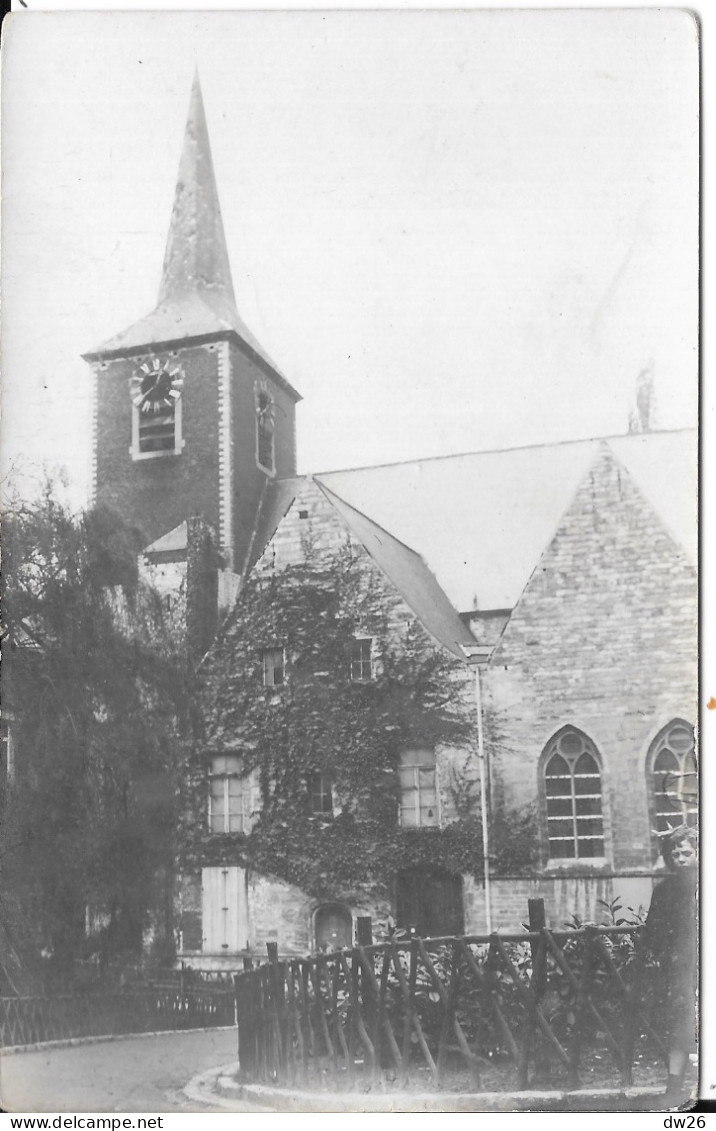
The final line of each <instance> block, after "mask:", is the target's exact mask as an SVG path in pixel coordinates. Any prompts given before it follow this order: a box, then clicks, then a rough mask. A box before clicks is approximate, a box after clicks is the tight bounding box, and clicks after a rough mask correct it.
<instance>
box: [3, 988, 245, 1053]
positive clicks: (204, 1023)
mask: <svg viewBox="0 0 716 1131" xmlns="http://www.w3.org/2000/svg"><path fill="white" fill-rule="evenodd" d="M234 1023H235V999H234V992H233V989H232V987H231V986H229V987H221V988H218V989H213V988H211V987H203V988H201V989H197V990H182V989H181V988H180V987H167V988H161V987H143V988H141V989H132V990H120V991H117V992H115V993H107V992H101V991H100V992H95V993H85V994H62V995H55V996H51V997H4V998H0V1044H1V1045H2V1047H4V1048H8V1047H10V1046H13V1045H32V1044H37V1043H39V1042H42V1041H54V1040H63V1039H66V1038H71V1037H100V1036H102V1037H104V1036H115V1035H124V1034H131V1033H151V1032H164V1031H168V1032H170V1031H173V1030H180V1029H201V1028H210V1027H213V1026H220V1025H233V1024H234Z"/></svg>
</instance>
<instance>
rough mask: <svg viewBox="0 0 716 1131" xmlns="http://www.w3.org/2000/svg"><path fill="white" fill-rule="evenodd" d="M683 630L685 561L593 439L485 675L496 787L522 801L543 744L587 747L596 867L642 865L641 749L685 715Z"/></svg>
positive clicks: (688, 670)
mask: <svg viewBox="0 0 716 1131" xmlns="http://www.w3.org/2000/svg"><path fill="white" fill-rule="evenodd" d="M696 626H697V590H696V577H695V572H694V570H693V567H692V566H691V565H690V564H689V562H688V561H687V559H686V556H685V554H684V553H683V551H682V550H681V548H680V547H679V546H678V545H677V544H676V543H675V542H674V541H673V539H672V537H671V535H670V534H669V533H668V532H667V530H666V529H665V527H664V526H663V524H662V523H661V522H660V520H659V518H658V517H657V515H656V514H655V512H654V511H653V509H652V508H651V506H649V504H648V503H647V502H646V500H645V499H644V498H643V496H642V495H641V493H640V492H639V490H638V489H637V488H636V487H635V485H634V483H633V481H632V480H631V479H630V477H629V475H628V474H627V472H626V471H625V469H624V468H623V466H621V465H620V464H619V462H618V461H617V459H616V458H615V457H614V455H613V454H612V453H611V452H610V451H609V450H608V449H607V448H606V446H605V447H604V448H603V450H602V452H601V453H600V455H599V456H598V458H597V459H596V461H595V462H594V464H593V466H592V467H591V468H590V470H589V472H588V474H587V475H586V477H585V478H584V480H583V481H582V483H581V485H580V487H579V489H578V490H577V492H576V495H575V497H574V499H573V501H572V503H571V505H570V507H569V508H568V510H567V512H566V514H565V515H564V518H563V519H562V522H561V523H560V525H559V528H558V529H557V531H556V533H555V535H554V538H553V539H552V541H551V543H550V545H549V546H548V547H547V548H546V550H545V552H544V553H543V555H542V557H541V559H540V561H539V563H538V564H537V567H536V568H535V570H534V572H533V574H532V576H531V578H530V581H529V582H528V584H527V586H526V588H525V590H524V592H523V593H522V596H521V598H520V600H519V602H518V604H517V606H516V607H515V609H514V611H513V613H512V616H511V617H510V620H509V622H508V624H507V625H506V627H505V629H504V632H503V634H502V636H501V639H500V641H499V644H498V645H497V648H496V650H495V652H494V655H493V658H492V661H491V663H490V667H489V669H488V671H487V673H486V677H485V715H486V722H485V735H486V741H487V742H488V743H489V746H490V750H491V756H492V759H493V771H494V774H495V780H496V789H497V790H498V791H501V792H502V793H503V794H504V795H505V796H509V797H511V798H512V799H514V800H517V799H518V798H520V797H521V798H523V799H524V800H525V801H530V800H532V799H534V797H535V795H536V794H537V793H538V785H539V780H538V779H539V772H538V771H539V760H540V755H541V753H542V751H543V749H544V747H545V744H546V743H547V742H548V740H549V739H550V738H551V737H552V736H553V735H554V734H555V732H557V731H558V730H560V728H561V727H563V726H565V725H571V726H574V727H577V728H579V729H580V730H582V731H583V732H584V733H586V734H587V735H588V736H589V737H590V738H591V739H592V741H593V742H594V743H595V744H596V747H597V749H598V751H599V755H600V757H601V762H602V778H603V790H604V801H605V823H606V826H607V855H608V859H609V866H610V867H612V868H616V869H624V868H627V869H637V870H641V869H644V870H647V871H648V870H650V868H651V863H652V854H653V844H652V837H651V833H650V814H649V805H648V790H647V777H646V757H647V752H648V749H649V745H650V743H651V742H652V740H653V739H654V737H655V736H656V734H657V733H658V732H659V730H660V729H661V727H662V726H664V725H665V724H667V723H668V722H669V721H670V720H671V719H673V718H675V717H681V718H684V719H685V720H687V721H688V722H690V723H694V722H695V719H696V712H697V698H696V687H697V683H696V680H697V651H696V647H697V637H696ZM574 864H575V865H576V864H584V862H583V861H582V862H576V861H575V862H574ZM586 868H587V870H588V869H589V865H588V864H587V865H586Z"/></svg>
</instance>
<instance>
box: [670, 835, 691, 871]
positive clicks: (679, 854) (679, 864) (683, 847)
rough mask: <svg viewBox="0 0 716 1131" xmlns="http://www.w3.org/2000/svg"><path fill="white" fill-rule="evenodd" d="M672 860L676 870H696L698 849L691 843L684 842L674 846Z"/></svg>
mask: <svg viewBox="0 0 716 1131" xmlns="http://www.w3.org/2000/svg"><path fill="white" fill-rule="evenodd" d="M671 859H672V861H673V864H674V868H679V869H680V868H695V867H696V863H697V856H696V849H695V848H694V846H693V844H692V843H691V841H688V840H682V841H680V842H679V843H678V844H676V845H674V847H673V849H672V852H671Z"/></svg>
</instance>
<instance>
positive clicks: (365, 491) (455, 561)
mask: <svg viewBox="0 0 716 1131" xmlns="http://www.w3.org/2000/svg"><path fill="white" fill-rule="evenodd" d="M603 444H606V445H607V446H608V448H609V449H610V451H611V452H612V453H613V454H614V456H615V457H616V458H617V459H618V460H619V462H620V463H621V464H622V466H623V467H624V468H625V470H626V471H627V473H628V474H629V476H630V477H631V479H632V480H633V482H634V483H635V485H636V487H637V488H638V490H639V491H640V492H641V493H642V495H643V496H644V498H645V500H646V501H647V502H648V503H649V504H650V505H651V506H652V507H653V509H654V511H655V512H656V514H657V515H658V516H659V517H660V519H661V520H662V522H663V523H664V526H665V527H666V529H667V530H668V531H669V532H670V533H671V535H672V537H673V538H674V541H675V542H676V543H677V545H679V546H680V547H681V548H682V549H683V550H684V551H685V553H686V555H687V557H688V558H689V560H690V561H691V562H693V563H694V564H695V563H696V561H697V531H698V526H697V495H696V484H697V480H698V476H697V439H696V433H695V432H694V431H692V430H690V429H685V430H682V431H673V432H651V433H645V434H641V435H634V436H617V437H610V438H608V439H605V440H576V441H571V442H566V443H560V444H545V445H537V446H532V447H525V448H510V449H506V450H499V451H489V452H474V453H471V454H466V455H457V456H446V457H441V458H438V459H427V460H416V461H413V462H409V463H398V464H388V465H383V466H379V467H367V468H358V469H356V470H349V471H334V472H329V473H323V474H319V475H314V476H313V477H312V478H313V479H314V480H315V482H316V483H318V484H319V485H320V486H321V487H323V488H327V489H328V490H329V491H330V492H331V493H332V494H333V495H335V496H336V497H337V498H338V499H339V500H340V502H341V503H342V504H343V506H344V508H345V507H351V508H352V510H353V511H354V512H356V513H358V514H360V515H362V516H364V517H365V516H370V518H369V519H367V518H366V521H369V522H371V523H372V524H373V525H374V526H377V527H379V528H382V529H383V530H384V531H386V532H387V531H390V536H391V537H392V538H394V539H395V540H396V541H398V542H400V543H402V544H403V545H405V546H406V547H408V546H410V547H412V551H413V552H414V553H415V554H416V555H419V556H421V557H422V558H423V559H424V560H425V562H426V563H427V567H428V568H429V569H430V570H431V571H432V573H433V574H434V576H435V579H436V580H437V583H438V584H439V585H440V587H441V589H442V590H443V591H444V593H445V594H446V595H447V597H448V598H449V600H450V602H451V603H452V604H453V606H454V607H455V608H456V609H457V610H458V611H459V612H467V611H469V610H471V609H472V608H473V607H477V608H479V609H481V610H490V609H512V608H514V606H515V605H516V603H517V601H518V599H519V597H520V594H521V593H522V590H523V589H524V587H525V585H526V584H527V581H528V580H529V577H530V575H531V573H532V571H533V569H534V568H535V566H536V564H537V562H538V560H539V558H540V556H541V554H542V553H543V551H544V550H545V549H546V548H547V546H548V545H549V543H550V542H551V540H552V538H553V536H554V534H555V532H556V530H557V527H558V526H559V523H560V521H561V519H562V516H563V515H564V513H565V511H566V510H567V508H568V507H569V505H570V503H571V501H572V499H573V497H574V494H575V492H576V490H577V487H578V486H579V484H580V482H581V481H582V479H583V478H584V476H585V475H586V474H587V472H588V470H589V468H590V467H591V465H592V464H593V463H594V462H595V460H597V459H598V457H599V453H600V449H601V445H603ZM302 482H303V479H302V478H301V477H298V478H295V479H285V480H275V481H274V482H273V483H271V484H270V486H269V489H268V490H267V493H266V496H265V498H264V503H263V506H262V509H261V512H260V514H259V518H258V521H257V525H256V534H255V537H254V542H253V545H252V551H251V556H250V560H249V568H250V567H251V566H253V564H254V563H255V562H256V561H257V560H258V558H259V557H260V555H261V553H262V552H263V549H264V547H265V546H266V544H267V542H268V541H269V539H270V538H271V536H272V535H273V533H274V531H275V529H276V527H277V526H278V523H279V521H280V520H281V518H282V517H283V515H284V514H285V513H286V511H287V510H288V507H289V506H290V505H291V502H292V500H293V498H294V497H295V494H296V492H297V490H298V488H299V486H300V484H301V483H302ZM396 584H397V582H396Z"/></svg>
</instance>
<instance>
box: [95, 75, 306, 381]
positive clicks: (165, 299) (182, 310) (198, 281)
mask: <svg viewBox="0 0 716 1131" xmlns="http://www.w3.org/2000/svg"><path fill="white" fill-rule="evenodd" d="M226 335H230V336H232V337H233V336H236V337H237V338H239V339H240V340H241V342H243V343H244V345H246V346H248V348H249V351H250V352H251V353H252V354H253V355H255V357H256V358H257V359H258V360H259V361H260V362H263V363H265V364H266V365H267V366H268V367H269V368H270V369H271V371H272V373H273V374H274V375H275V376H276V377H277V378H278V379H279V382H280V384H281V385H282V386H283V387H284V388H286V389H287V391H289V392H290V393H291V394H292V395H293V396H295V397H296V398H297V399H300V397H299V394H298V393H297V392H296V390H295V389H293V387H292V386H291V385H290V383H289V382H288V381H287V379H286V377H285V376H284V375H283V374H282V373H281V371H280V369H279V368H278V366H277V365H276V363H275V361H273V360H272V359H271V357H269V355H268V354H267V353H266V351H265V349H264V348H263V346H262V345H261V343H260V342H259V341H258V340H257V339H256V338H255V337H254V335H253V334H252V332H251V330H249V328H248V326H247V325H246V323H245V322H244V321H243V319H242V318H241V316H240V314H239V312H238V310H237V309H236V299H235V297H234V285H233V282H232V279H231V267H230V265H229V255H228V251H227V248H226V237H225V235H224V225H223V221H222V219H221V208H220V206H219V194H218V192H217V188H216V179H215V177H214V166H213V162H212V159H211V146H210V144H209V133H208V130H207V126H206V116H205V114H204V104H203V100H202V96H201V88H200V86H199V77H198V75H197V76H195V78H194V84H193V87H192V92H191V100H190V103H189V114H188V117H187V124H186V131H185V134H184V147H183V150H182V155H181V160H180V162H179V173H178V176H177V186H176V192H175V196H174V207H173V210H172V217H171V222H170V225H169V235H168V237H167V246H166V252H165V255H164V265H163V268H162V281H161V285H160V288H159V298H158V301H157V306H156V308H155V309H154V310H153V311H152V312H151V313H150V314H148V315H147V316H146V317H145V318H141V319H140V320H139V321H138V322H135V323H133V324H132V325H131V326H129V327H128V328H127V329H126V330H123V331H122V332H121V333H119V334H115V335H114V337H112V338H110V339H109V340H108V341H106V342H104V343H103V344H102V345H101V346H98V347H97V348H96V349H95V350H92V351H91V352H90V353H87V354H85V355H84V357H85V358H86V359H87V360H88V361H91V360H95V359H97V358H105V357H111V356H113V355H115V356H117V355H122V354H127V353H132V352H136V351H137V350H144V349H147V350H148V349H150V348H152V347H154V348H159V347H160V346H166V345H169V344H175V343H177V342H182V341H187V340H189V339H196V338H206V337H209V338H212V337H217V336H226Z"/></svg>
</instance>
